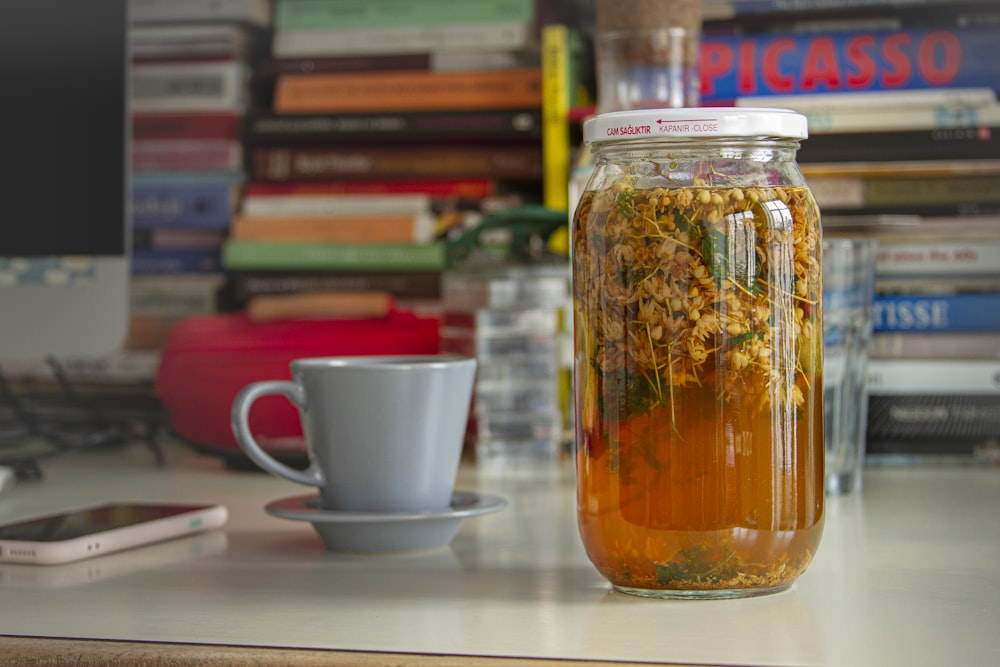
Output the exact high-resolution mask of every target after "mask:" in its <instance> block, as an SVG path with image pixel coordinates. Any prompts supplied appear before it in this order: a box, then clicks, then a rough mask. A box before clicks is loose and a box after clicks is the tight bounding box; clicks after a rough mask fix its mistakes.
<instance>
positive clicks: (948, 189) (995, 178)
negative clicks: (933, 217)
mask: <svg viewBox="0 0 1000 667" xmlns="http://www.w3.org/2000/svg"><path fill="white" fill-rule="evenodd" d="M809 188H810V190H812V193H813V197H815V198H816V203H817V204H819V205H820V207H821V208H822V209H823V212H824V213H825V214H828V213H829V212H830V210H832V209H863V208H864V209H875V208H877V207H892V208H893V209H894V210H895V212H897V213H905V212H906V211H907V210H910V211H919V210H920V209H921V208H923V207H925V206H930V205H938V206H949V205H950V206H951V207H952V208H956V207H957V208H961V209H963V210H967V209H968V208H969V207H970V206H972V205H977V204H983V203H994V204H1000V174H980V175H961V176H935V177H926V178H925V177H900V178H895V177H892V176H816V177H813V178H810V179H809Z"/></svg>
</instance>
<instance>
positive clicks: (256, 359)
mask: <svg viewBox="0 0 1000 667" xmlns="http://www.w3.org/2000/svg"><path fill="white" fill-rule="evenodd" d="M439 324H440V323H439V321H438V320H437V318H433V317H421V316H417V315H415V314H413V313H410V312H405V311H392V312H390V313H389V314H388V315H387V316H386V317H379V318H369V319H342V320H322V319H316V320H312V319H296V320H280V321H273V322H253V321H251V320H250V319H249V318H248V317H247V316H246V315H245V314H243V313H238V314H227V315H207V316H195V317H189V318H185V319H183V320H181V321H180V322H178V323H177V324H175V325H174V326H173V327H172V328H171V330H170V332H169V333H168V335H167V340H166V342H165V344H164V346H163V348H162V355H161V358H160V365H159V368H158V370H157V377H156V386H157V391H158V393H159V396H160V400H161V402H162V403H163V406H164V407H165V408H166V410H167V413H168V415H169V420H170V425H171V427H172V428H173V430H174V431H175V432H176V433H177V434H178V435H180V436H181V437H182V438H184V439H186V440H187V441H189V442H190V443H191V444H193V445H196V446H199V447H201V448H202V449H208V450H221V451H220V453H224V452H226V451H236V452H237V453H241V452H240V451H239V445H238V444H237V443H236V439H235V438H234V437H233V434H232V431H231V429H230V426H229V411H230V407H231V406H232V403H233V399H235V398H236V394H237V393H238V392H239V390H240V389H242V388H243V387H244V386H245V385H247V384H250V383H251V382H257V381H259V380H287V379H290V377H291V375H290V371H289V367H288V364H289V362H290V361H291V360H292V359H296V358H301V357H327V356H360V355H376V354H437V353H438V352H439V351H440V349H441V338H440V326H439ZM250 427H251V429H252V430H253V432H254V434H255V436H257V437H259V442H260V443H261V444H262V445H263V446H265V448H268V443H269V442H270V443H272V447H271V448H273V449H277V450H286V451H287V449H288V447H289V445H288V443H289V442H291V443H292V445H291V447H292V449H295V448H298V449H300V450H301V451H302V452H304V451H305V448H304V445H303V444H302V427H301V424H300V423H299V415H298V411H297V410H296V408H295V407H294V406H292V405H291V403H289V402H288V400H287V399H285V398H283V397H280V396H267V397H264V398H262V399H260V400H258V401H257V402H256V403H255V404H254V408H253V412H252V413H251V415H250Z"/></svg>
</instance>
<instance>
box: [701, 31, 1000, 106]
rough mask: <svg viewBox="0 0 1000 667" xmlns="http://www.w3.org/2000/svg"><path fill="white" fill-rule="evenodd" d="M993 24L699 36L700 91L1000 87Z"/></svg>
mask: <svg viewBox="0 0 1000 667" xmlns="http://www.w3.org/2000/svg"><path fill="white" fill-rule="evenodd" d="M996 39H997V33H996V29H991V28H987V27H943V28H926V29H925V28H919V29H917V28H914V29H902V30H853V31H843V32H833V31H831V32H793V31H786V32H779V33H759V34H745V35H712V34H706V35H704V36H703V37H702V44H701V84H702V87H701V97H702V100H703V101H705V102H706V103H708V102H725V101H732V100H735V99H737V98H740V97H744V96H748V95H777V94H809V93H821V92H844V91H867V90H898V89H918V88H942V87H988V88H992V89H993V90H1000V60H998V59H997V58H996V57H995V49H996Z"/></svg>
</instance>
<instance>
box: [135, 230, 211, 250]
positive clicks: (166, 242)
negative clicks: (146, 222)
mask: <svg viewBox="0 0 1000 667" xmlns="http://www.w3.org/2000/svg"><path fill="white" fill-rule="evenodd" d="M223 238H225V232H224V231H223V230H221V229H189V228H177V227H154V228H148V227H143V228H140V229H133V230H132V247H133V248H164V249H165V248H176V249H180V248H189V249H195V248H216V249H217V248H220V247H221V246H222V240H223Z"/></svg>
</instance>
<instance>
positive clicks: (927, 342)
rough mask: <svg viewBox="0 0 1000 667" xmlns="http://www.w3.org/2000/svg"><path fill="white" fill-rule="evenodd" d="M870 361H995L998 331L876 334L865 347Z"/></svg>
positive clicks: (999, 348) (999, 356) (998, 352)
mask: <svg viewBox="0 0 1000 667" xmlns="http://www.w3.org/2000/svg"><path fill="white" fill-rule="evenodd" d="M868 355H869V357H870V358H872V359H934V358H938V359H997V360H1000V330H994V331H962V332H950V331H932V332H928V331H925V330H913V331H903V332H899V331H879V332H875V333H873V334H872V337H871V339H870V341H869V344H868Z"/></svg>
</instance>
